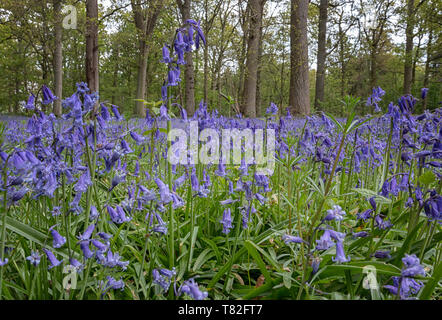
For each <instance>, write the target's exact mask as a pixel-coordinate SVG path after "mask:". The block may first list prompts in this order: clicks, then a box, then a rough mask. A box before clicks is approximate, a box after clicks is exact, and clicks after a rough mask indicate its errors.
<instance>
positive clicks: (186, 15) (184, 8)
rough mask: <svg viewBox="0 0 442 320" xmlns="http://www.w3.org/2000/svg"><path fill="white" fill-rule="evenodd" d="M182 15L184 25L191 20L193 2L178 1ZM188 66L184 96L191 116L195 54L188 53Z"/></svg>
mask: <svg viewBox="0 0 442 320" xmlns="http://www.w3.org/2000/svg"><path fill="white" fill-rule="evenodd" d="M177 3H178V7H179V9H180V13H181V19H182V23H183V24H184V23H185V22H186V20H188V19H190V4H191V0H177ZM185 60H186V65H185V66H184V96H185V104H186V106H185V107H186V111H187V114H188V115H189V116H192V115H193V114H194V113H195V71H194V69H193V54H192V52H186V54H185Z"/></svg>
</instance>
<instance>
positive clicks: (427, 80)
mask: <svg viewBox="0 0 442 320" xmlns="http://www.w3.org/2000/svg"><path fill="white" fill-rule="evenodd" d="M432 42H433V29H430V32H429V34H428V43H427V60H426V61H425V72H424V88H428V85H429V84H430V59H431V46H432ZM427 101H428V98H427V99H425V100H424V103H423V109H424V110H425V109H426V108H427V105H428V103H427Z"/></svg>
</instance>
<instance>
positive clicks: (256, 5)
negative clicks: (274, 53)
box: [241, 0, 265, 118]
mask: <svg viewBox="0 0 442 320" xmlns="http://www.w3.org/2000/svg"><path fill="white" fill-rule="evenodd" d="M264 3H265V0H249V8H250V24H249V38H248V41H247V55H246V67H245V78H244V93H243V99H242V100H243V104H242V108H241V109H242V110H241V111H242V113H243V114H244V115H245V116H246V117H250V118H254V117H256V83H257V77H258V56H259V52H258V51H259V42H260V30H261V25H262V12H263V9H262V8H263V6H264Z"/></svg>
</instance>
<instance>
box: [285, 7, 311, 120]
mask: <svg viewBox="0 0 442 320" xmlns="http://www.w3.org/2000/svg"><path fill="white" fill-rule="evenodd" d="M308 4H309V1H308V0H291V14H290V51H291V52H290V93H289V105H290V109H291V110H292V112H293V113H294V114H298V115H299V114H301V115H308V114H310V86H309V67H308V42H307V17H308Z"/></svg>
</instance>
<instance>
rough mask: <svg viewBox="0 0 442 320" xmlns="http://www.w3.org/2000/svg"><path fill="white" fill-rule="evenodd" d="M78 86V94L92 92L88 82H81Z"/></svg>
mask: <svg viewBox="0 0 442 320" xmlns="http://www.w3.org/2000/svg"><path fill="white" fill-rule="evenodd" d="M76 85H77V93H81V94H85V93H86V92H89V91H90V89H89V87H88V85H87V83H86V82H79V83H77V84H76Z"/></svg>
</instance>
